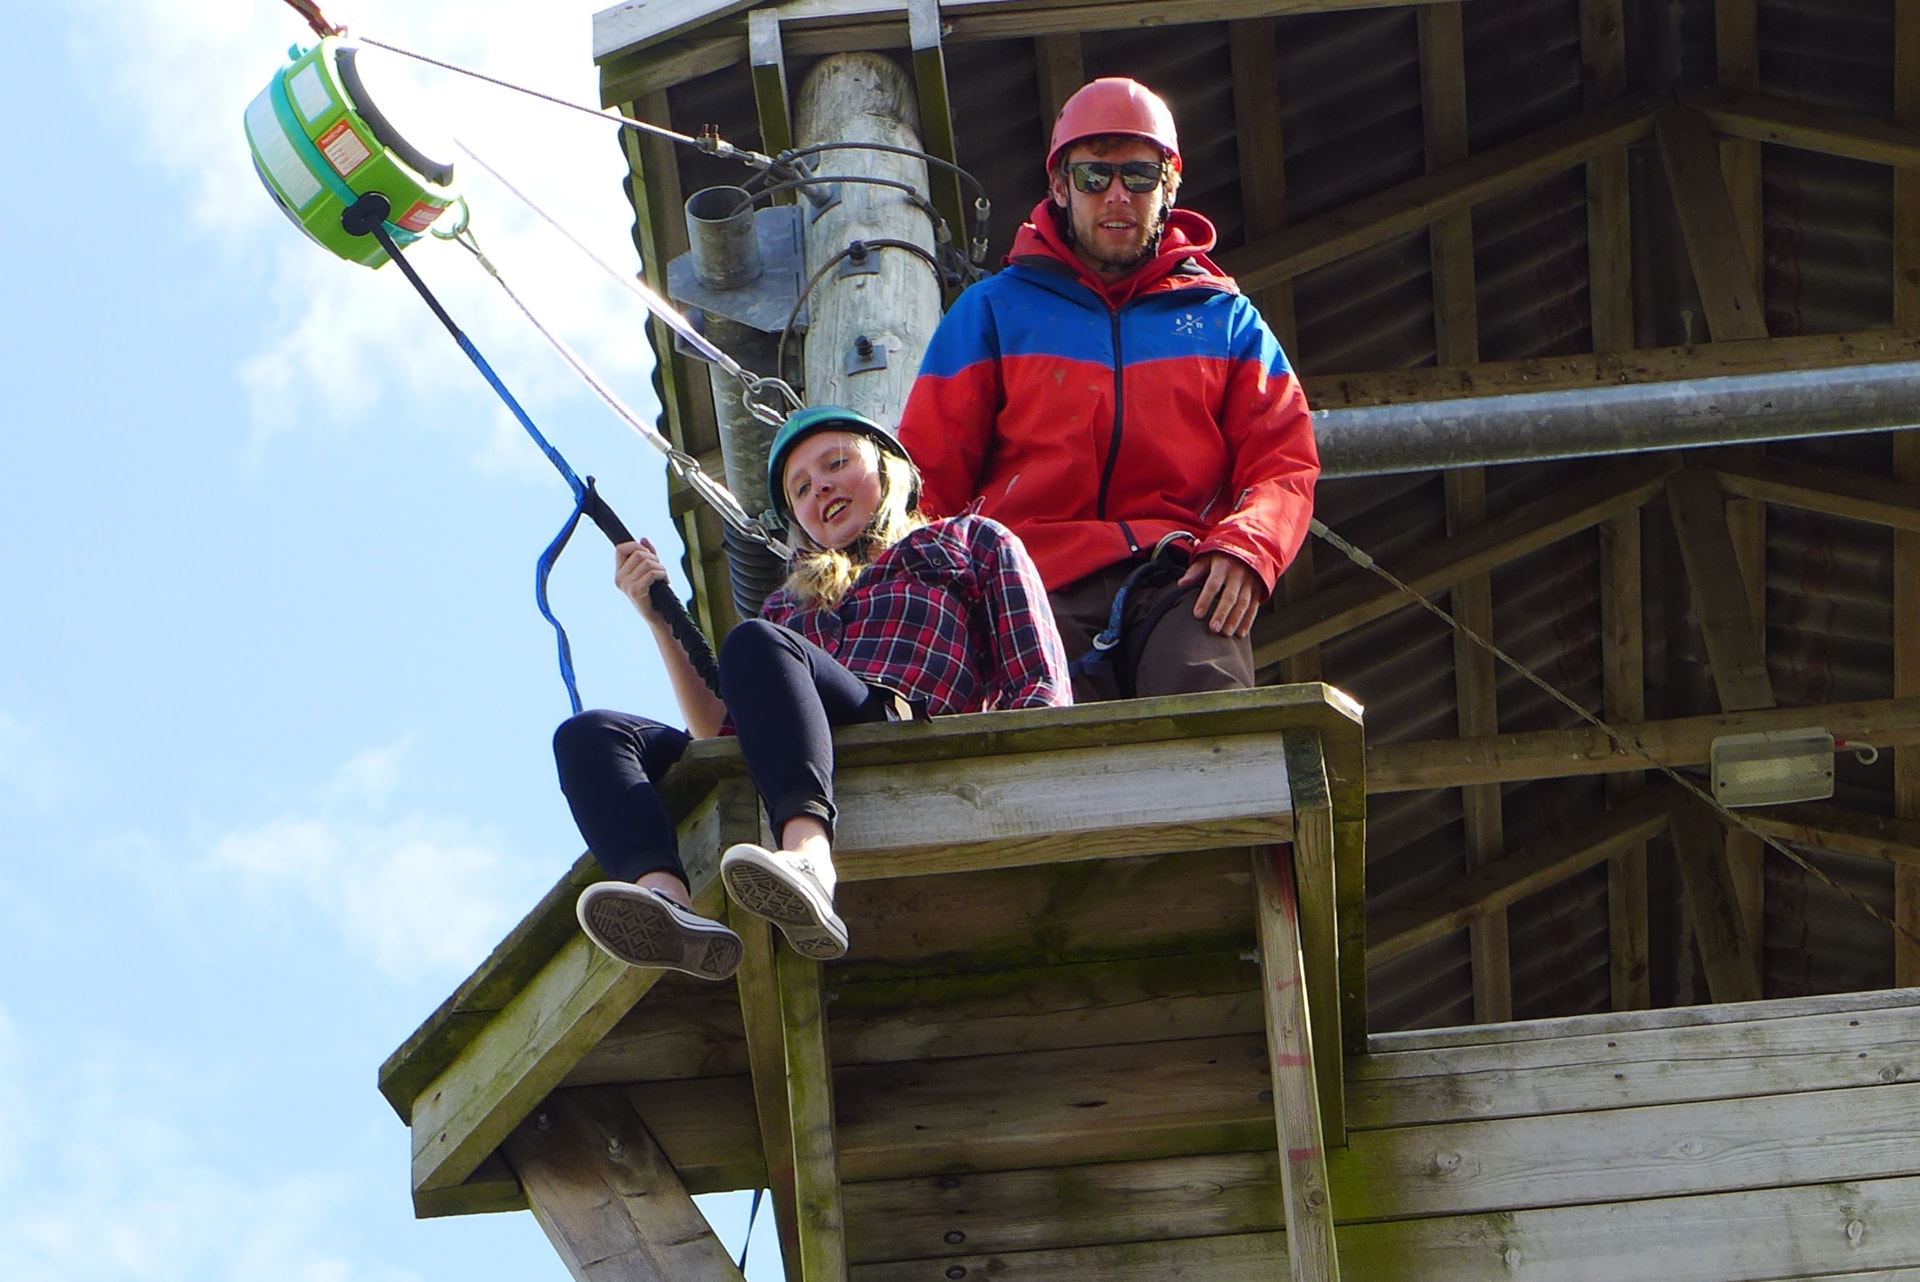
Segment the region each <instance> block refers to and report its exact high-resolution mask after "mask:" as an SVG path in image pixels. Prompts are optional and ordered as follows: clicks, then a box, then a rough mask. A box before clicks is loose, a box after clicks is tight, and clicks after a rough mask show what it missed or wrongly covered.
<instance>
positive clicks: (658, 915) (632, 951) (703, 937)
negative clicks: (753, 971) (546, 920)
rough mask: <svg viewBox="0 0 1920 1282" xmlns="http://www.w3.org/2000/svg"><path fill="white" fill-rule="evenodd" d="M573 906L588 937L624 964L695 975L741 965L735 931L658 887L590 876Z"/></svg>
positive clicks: (721, 973) (718, 974)
mask: <svg viewBox="0 0 1920 1282" xmlns="http://www.w3.org/2000/svg"><path fill="white" fill-rule="evenodd" d="M573 911H574V915H575V916H576V917H578V918H579V919H580V929H581V930H584V931H585V932H586V933H587V938H588V939H591V940H592V941H593V942H594V943H596V944H598V945H599V946H600V950H601V951H602V952H604V953H606V954H607V955H608V956H610V957H612V958H614V959H615V960H617V961H623V962H625V963H626V964H627V965H629V966H660V967H664V968H665V969H667V970H677V971H683V972H685V973H686V974H689V975H693V976H695V977H697V978H699V979H725V978H726V977H727V976H729V975H731V974H733V972H734V971H735V970H736V969H738V968H739V966H740V954H741V952H742V951H743V947H742V945H741V943H740V936H738V935H736V934H734V933H733V932H732V931H731V930H729V929H727V928H726V927H725V926H723V925H721V924H720V923H719V922H717V921H709V920H708V919H707V918H705V917H702V916H700V915H699V914H698V913H695V912H691V911H689V910H687V909H685V908H682V907H681V906H680V905H679V904H676V903H674V902H673V901H672V900H671V899H668V898H667V897H666V896H665V895H663V894H661V893H660V892H659V891H657V890H651V889H648V888H645V887H641V886H635V885H631V884H629V883H627V882H624V881H600V882H595V883H594V884H593V885H591V886H588V887H587V888H586V889H585V890H583V891H581V892H580V898H579V899H578V900H577V901H575V903H574V906H573Z"/></svg>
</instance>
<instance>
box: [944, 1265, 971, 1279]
mask: <svg viewBox="0 0 1920 1282" xmlns="http://www.w3.org/2000/svg"><path fill="white" fill-rule="evenodd" d="M947 1276H948V1277H950V1278H953V1279H954V1282H959V1279H961V1278H963V1277H965V1276H967V1271H966V1269H965V1268H963V1267H962V1266H960V1265H958V1264H956V1265H954V1266H952V1267H951V1268H949V1269H948V1270H947Z"/></svg>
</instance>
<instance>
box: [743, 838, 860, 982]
mask: <svg viewBox="0 0 1920 1282" xmlns="http://www.w3.org/2000/svg"><path fill="white" fill-rule="evenodd" d="M720 876H721V878H722V879H723V880H724V881H725V882H726V884H727V894H729V895H730V896H732V897H733V902H734V903H736V904H739V905H740V906H741V907H742V908H744V909H746V910H747V911H748V912H750V913H752V914H754V915H755V916H756V917H765V918H766V919H767V920H768V921H770V922H772V923H773V924H774V925H776V926H778V927H779V928H780V933H781V934H783V935H785V936H786V937H787V944H788V946H789V947H791V948H792V949H793V951H794V952H796V953H798V954H800V955H801V956H802V957H808V958H811V959H813V960H814V961H832V960H833V959H834V958H836V957H844V956H846V954H847V933H846V925H845V923H843V922H842V921H841V920H840V916H839V914H838V913H834V912H832V911H831V910H829V911H828V913H827V915H826V916H824V917H823V916H822V915H821V912H820V906H819V905H818V904H817V903H816V902H815V901H814V900H813V898H812V896H810V895H807V894H806V893H804V892H803V891H800V890H796V889H795V888H794V887H793V885H792V884H791V883H789V882H788V881H787V880H786V878H784V877H782V876H780V875H779V874H778V873H775V872H773V871H771V870H770V869H768V868H766V867H764V866H762V865H761V864H760V863H758V862H756V861H754V860H753V858H752V857H751V856H746V857H742V856H734V857H733V858H731V859H729V860H727V861H726V862H725V863H723V864H722V865H721V870H720Z"/></svg>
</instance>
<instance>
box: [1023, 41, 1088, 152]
mask: <svg viewBox="0 0 1920 1282" xmlns="http://www.w3.org/2000/svg"><path fill="white" fill-rule="evenodd" d="M1033 65H1034V74H1035V76H1036V77H1037V79H1038V80H1039V90H1040V150H1041V152H1042V154H1043V155H1044V153H1045V152H1046V150H1047V148H1048V146H1049V144H1051V143H1052V141H1053V122H1054V118H1055V117H1057V116H1058V115H1059V114H1060V108H1062V107H1064V106H1066V103H1067V99H1069V98H1071V97H1073V91H1074V90H1076V89H1078V88H1079V87H1080V86H1081V85H1083V84H1085V83H1087V68H1086V63H1085V61H1084V60H1083V58H1082V55H1081V52H1080V33H1079V32H1077V31H1069V32H1061V33H1059V34H1056V35H1045V36H1040V37H1038V38H1037V39H1035V40H1034V42H1033Z"/></svg>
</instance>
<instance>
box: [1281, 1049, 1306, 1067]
mask: <svg viewBox="0 0 1920 1282" xmlns="http://www.w3.org/2000/svg"><path fill="white" fill-rule="evenodd" d="M1273 1062H1274V1063H1276V1064H1278V1065H1279V1066H1280V1067H1282V1068H1305V1067H1306V1066H1307V1065H1308V1064H1309V1063H1311V1062H1312V1061H1310V1060H1309V1059H1308V1058H1307V1057H1306V1056H1305V1055H1295V1054H1293V1053H1291V1052H1289V1051H1278V1052H1276V1053H1275V1054H1274V1057H1273Z"/></svg>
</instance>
